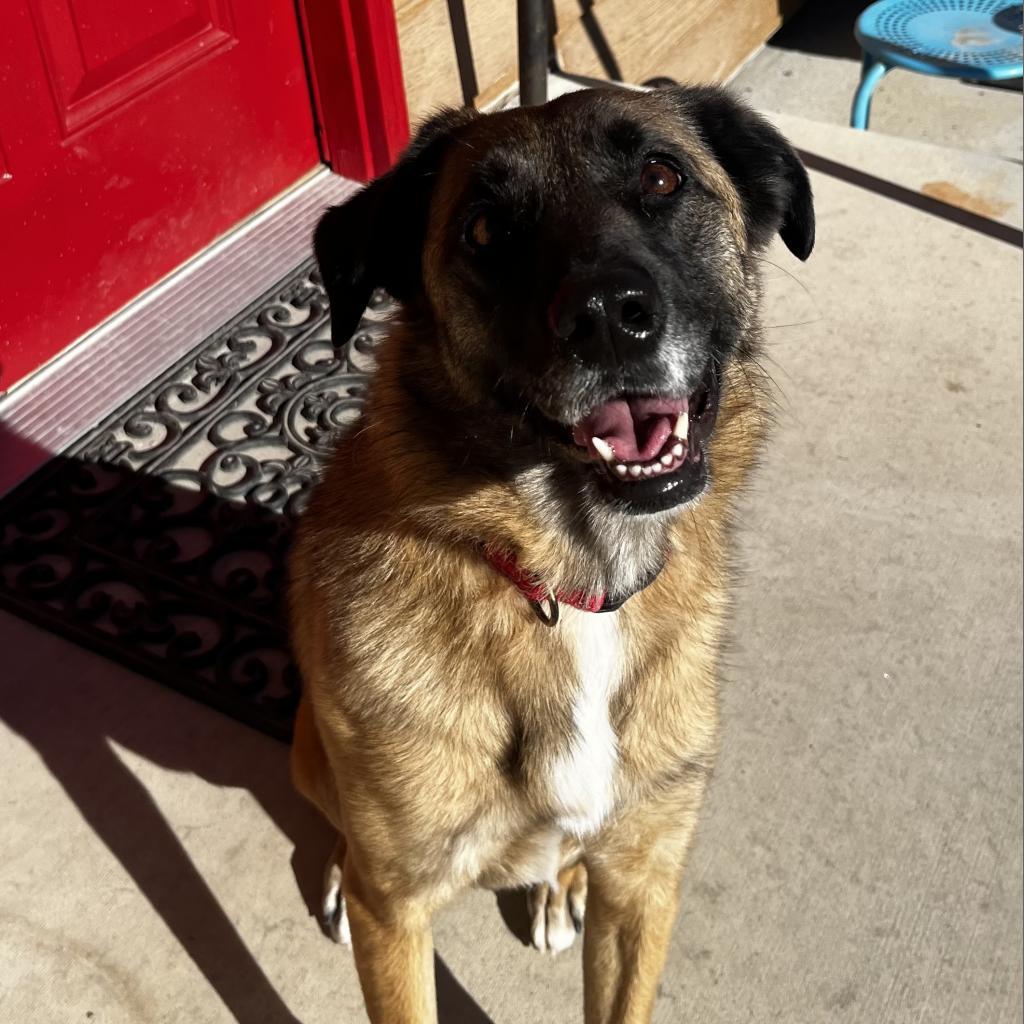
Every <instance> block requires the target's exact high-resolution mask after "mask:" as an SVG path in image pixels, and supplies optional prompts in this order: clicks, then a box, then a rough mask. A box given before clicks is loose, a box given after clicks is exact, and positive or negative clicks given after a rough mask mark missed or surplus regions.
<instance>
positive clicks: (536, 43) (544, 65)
mask: <svg viewBox="0 0 1024 1024" xmlns="http://www.w3.org/2000/svg"><path fill="white" fill-rule="evenodd" d="M516 16H517V19H518V22H519V102H520V104H521V105H522V106H524V107H531V106H535V105H536V104H538V103H544V102H545V101H546V100H547V98H548V19H547V4H546V0H518V3H517V5H516Z"/></svg>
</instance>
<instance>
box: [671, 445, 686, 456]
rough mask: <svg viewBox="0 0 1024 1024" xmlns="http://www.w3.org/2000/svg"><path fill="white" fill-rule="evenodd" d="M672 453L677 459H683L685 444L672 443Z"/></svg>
mask: <svg viewBox="0 0 1024 1024" xmlns="http://www.w3.org/2000/svg"><path fill="white" fill-rule="evenodd" d="M672 454H673V455H674V456H675V457H676V458H677V459H681V458H682V457H683V446H682V445H681V444H674V445H672Z"/></svg>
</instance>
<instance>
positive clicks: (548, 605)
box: [481, 544, 661, 626]
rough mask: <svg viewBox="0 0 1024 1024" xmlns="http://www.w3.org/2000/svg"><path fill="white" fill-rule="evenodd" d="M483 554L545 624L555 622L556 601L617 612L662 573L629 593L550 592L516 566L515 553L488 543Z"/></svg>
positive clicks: (578, 606)
mask: <svg viewBox="0 0 1024 1024" xmlns="http://www.w3.org/2000/svg"><path fill="white" fill-rule="evenodd" d="M481 547H482V548H483V553H484V557H485V558H486V559H487V561H488V562H490V563H491V566H492V568H494V570H495V571H496V572H499V573H501V575H502V576H504V577H505V579H507V580H509V581H510V582H511V583H512V585H513V586H514V587H515V588H516V590H518V591H519V593H520V594H522V595H523V597H525V598H526V600H527V601H529V602H530V607H531V608H533V611H534V614H535V615H536V616H537V618H538V619H540V621H541V622H543V623H544V625H545V626H555V625H557V624H558V606H559V604H567V605H571V606H572V607H573V608H579V610H580V611H583V612H614V611H618V609H619V608H621V607H622V606H623V605H624V604H625V603H626V602H627V601H628V600H629V599H630V598H631V597H632V596H633V595H634V594H638V593H640V591H641V590H644V589H646V588H647V587H649V586H650V585H651V584H652V583H653V582H654V581H655V580H656V579H657V578H658V575H659V573H660V572H661V568H659V569H658V570H657V571H656V572H655V573H654V574H653V575H652V576H650V577H649V578H648V579H646V580H644V582H643V583H641V584H640V586H639V587H637V588H636V590H633V591H631V592H630V593H628V594H622V595H616V596H615V597H609V596H608V594H607V592H605V591H603V590H602V591H599V592H598V593H596V594H588V593H587V592H586V591H585V590H569V591H565V590H556V591H554V592H552V591H551V589H550V588H549V587H546V586H545V585H544V584H543V583H541V582H540V580H538V579H537V577H536V576H532V575H531V574H530V573H528V572H526V571H525V570H524V569H522V568H521V567H520V565H519V562H518V561H517V560H516V556H515V555H514V554H512V552H510V551H502V550H501V549H500V548H496V547H492V546H491V545H489V544H482V545H481Z"/></svg>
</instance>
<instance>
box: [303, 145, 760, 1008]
mask: <svg viewBox="0 0 1024 1024" xmlns="http://www.w3.org/2000/svg"><path fill="white" fill-rule="evenodd" d="M691 145H692V147H693V149H694V151H695V152H696V153H697V154H698V156H699V158H700V159H702V160H707V161H709V162H710V163H711V164H713V163H714V161H713V160H711V158H710V157H709V156H707V154H706V152H704V150H703V146H702V145H701V144H700V143H699V142H697V141H696V140H691ZM716 168H717V165H716ZM714 173H715V174H717V175H718V176H720V177H722V176H723V175H722V172H721V171H720V169H716V170H715V172H714ZM722 189H723V193H724V194H725V195H727V196H729V197H731V198H730V199H729V203H730V211H732V210H733V209H734V208H735V209H738V200H737V199H736V196H735V191H734V190H733V189H732V187H731V186H730V185H728V183H727V182H723V183H722ZM444 215H445V201H444V197H443V195H442V197H441V199H439V200H438V202H437V203H436V204H435V208H434V211H433V213H432V217H433V218H435V219H443V217H444ZM737 217H738V214H737ZM730 219H731V220H733V219H734V218H733V217H732V212H730ZM734 241H735V244H736V246H737V249H738V250H739V252H741V253H742V252H743V251H744V250H743V245H744V244H745V242H744V237H743V235H742V232H737V233H736V234H735V235H734ZM425 264H426V266H427V268H428V292H429V295H430V300H431V302H432V304H433V306H434V310H435V313H436V314H437V315H438V316H439V318H441V319H442V322H443V316H444V313H445V310H446V309H447V308H449V307H450V304H451V300H452V299H453V297H452V296H450V295H449V294H448V292H447V288H448V285H447V284H446V282H445V279H444V275H443V273H441V272H440V270H439V269H438V267H437V262H436V259H435V257H434V256H431V255H429V254H428V256H427V257H426V258H425ZM737 265H738V264H737ZM738 272H739V271H738V270H737V273H738ZM746 285H747V287H750V283H749V282H747V283H746ZM751 292H752V296H753V298H752V301H753V300H754V299H756V295H754V292H753V289H752V288H751ZM463 326H465V325H463ZM411 345H412V341H411V338H410V335H409V334H408V333H406V332H405V331H404V330H403V328H402V327H401V325H397V326H396V329H395V331H394V333H393V335H392V337H391V338H390V339H389V341H388V343H387V345H385V346H383V349H382V354H381V359H380V366H379V370H378V373H377V377H376V379H375V382H374V386H373V391H372V394H371V397H370V401H369V404H368V406H367V409H366V412H365V416H364V420H363V425H362V427H361V429H360V430H359V432H358V433H357V434H356V436H355V437H353V438H351V439H349V440H346V441H344V442H343V443H342V444H341V446H340V447H339V449H338V451H337V453H336V454H335V456H334V457H333V458H332V459H331V461H330V464H329V466H328V467H327V471H326V475H325V477H324V480H323V482H322V484H321V486H320V487H319V488H318V490H317V491H316V493H315V495H314V497H313V499H312V503H311V505H310V508H309V510H308V512H307V514H306V515H305V517H304V518H303V520H302V523H301V526H300V529H299V532H298V536H297V540H296V544H295V549H294V553H293V556H292V562H291V569H292V583H291V595H290V596H291V608H292V615H293V638H294V645H295V651H296V655H297V658H298V661H299V665H300V668H301V672H302V677H303V680H304V684H305V690H304V695H303V701H302V707H301V708H300V711H299V719H298V723H297V726H296V738H295V744H294V748H293V751H294V756H293V767H294V777H295V782H296V785H297V786H298V788H299V789H300V791H301V792H302V793H303V794H304V795H305V796H306V797H308V798H309V799H310V800H311V801H313V802H314V803H315V804H316V805H317V806H319V807H320V808H321V810H322V811H323V812H324V814H325V815H326V816H327V817H328V819H329V820H331V821H332V822H333V823H334V824H335V826H336V827H337V828H338V829H339V830H340V831H341V832H342V833H343V834H344V837H345V839H346V842H347V848H346V850H345V853H344V863H343V886H344V893H345V897H346V899H347V902H348V912H349V917H350V920H351V927H352V934H353V945H354V951H355V956H356V963H357V966H358V969H359V975H360V979H361V982H362V986H363V989H364V993H365V996H366V1002H367V1007H368V1012H369V1014H370V1019H371V1020H373V1021H374V1022H377V1024H403V1022H404V1024H421V1022H430V1021H434V1020H436V1010H435V1007H434V990H433V966H432V959H431V940H430V932H429V928H430V918H431V915H432V914H433V912H434V911H435V910H436V909H437V908H438V907H440V906H441V905H443V904H444V903H445V902H447V901H449V900H451V899H452V898H453V897H454V896H455V895H456V894H457V893H458V892H460V891H461V890H463V889H465V888H466V887H468V886H472V885H476V884H486V885H487V886H489V887H499V886H522V885H528V884H533V883H542V882H549V881H552V880H553V879H554V878H555V877H559V872H561V875H560V880H561V882H562V885H561V886H556V890H555V891H556V893H557V892H559V891H561V892H562V895H561V896H560V897H559V898H560V899H561V900H563V901H564V899H565V895H564V890H566V889H568V888H570V887H571V886H572V885H573V884H575V885H576V886H577V889H578V890H579V891H580V892H582V887H583V886H585V885H587V880H588V879H589V895H588V897H587V899H588V906H587V924H586V929H585V935H584V943H585V949H584V962H585V976H586V1020H587V1022H588V1024H610V1022H612V1021H615V1022H624V1024H641V1022H644V1021H647V1020H648V1019H649V1015H650V1012H651V1007H652V1005H653V1000H654V996H655V992H656V987H657V980H658V976H659V974H660V971H661V968H662V965H663V963H664V959H665V955H666V950H667V944H668V940H669V935H670V932H671V927H672V922H673V919H674V916H675V909H676V899H677V895H676V894H677V889H678V883H679V878H680V874H681V871H682V866H683V861H684V858H685V855H686V850H687V847H688V844H689V841H690V838H691V836H692V834H693V828H694V823H695V821H696V816H697V812H698V809H699V807H700V803H701V799H702V796H703V793H704V789H705V786H706V782H707V778H708V775H709V772H710V769H711V765H712V762H713V758H714V754H715V749H716V742H717V728H718V720H717V708H716V668H717V664H716V663H717V657H718V650H719V646H720V643H721V640H722V630H723V623H724V619H725V616H726V612H727V606H728V597H727V585H728V582H729V558H728V534H729V524H730V512H731V508H732V505H733V502H734V499H735V496H736V494H737V491H738V489H739V488H740V487H741V485H742V483H743V481H744V478H745V476H746V474H747V471H748V470H749V468H750V466H751V464H752V462H753V460H754V458H755V455H756V452H757V450H758V447H759V444H760V441H761V438H762V435H763V433H764V427H765V423H766V415H765V404H764V399H763V382H762V379H761V377H760V374H759V372H758V371H757V370H756V368H755V366H754V364H753V363H751V362H749V361H741V362H738V363H733V364H730V365H729V366H728V367H727V371H726V372H727V379H726V386H725V388H724V396H725V397H724V399H723V404H722V407H721V409H720V411H719V416H718V423H717V426H716V429H715V433H714V436H713V438H712V441H711V449H710V459H711V462H712V465H713V466H714V482H713V486H712V487H711V488H710V489H709V490H708V492H707V493H705V495H704V496H703V497H702V498H700V499H699V500H698V501H696V502H694V503H692V504H690V505H688V506H686V507H684V508H683V509H681V510H680V511H679V512H678V514H677V517H676V520H675V522H674V525H673V526H672V528H671V531H670V534H669V538H670V551H669V557H668V561H667V563H666V565H665V567H664V570H663V571H662V572H661V574H660V576H659V577H658V578H657V580H656V581H655V582H654V583H653V585H651V586H650V587H649V588H648V589H646V590H644V591H642V592H641V593H639V594H637V595H636V596H635V597H633V598H632V599H631V600H630V601H629V602H628V603H627V604H626V605H625V606H624V607H623V608H622V609H621V610H620V611H619V612H617V613H616V614H617V615H618V616H620V621H621V624H622V627H621V628H622V632H623V634H624V638H625V651H626V664H625V672H624V676H623V679H622V683H621V685H620V687H619V688H618V690H617V692H616V695H615V697H614V699H613V702H612V705H611V710H610V716H611V724H612V726H613V728H614V731H615V734H616V736H617V740H618V755H619V761H618V767H617V771H616V774H615V781H614V797H615V800H614V803H615V810H614V812H613V815H612V817H611V819H610V820H609V821H607V822H606V823H605V825H604V826H603V828H601V830H600V831H599V832H598V833H597V834H596V835H593V836H589V837H586V838H584V840H583V841H582V844H581V845H577V844H575V843H573V842H568V841H566V839H565V837H563V836H561V835H560V834H558V833H557V831H556V830H555V829H554V828H553V824H552V822H553V821H554V819H555V816H556V814H555V808H554V807H553V804H552V794H551V792H550V785H549V779H548V777H547V774H546V772H545V768H546V766H548V765H549V764H550V763H551V762H552V760H553V759H554V758H555V757H556V756H557V755H558V753H559V752H560V751H561V750H562V749H564V746H565V743H566V739H567V735H568V732H569V730H570V727H571V722H570V719H569V715H570V709H571V707H572V701H573V691H574V688H575V686H576V685H577V682H576V679H575V678H574V672H573V662H572V653H571V651H570V650H569V648H568V646H567V641H566V637H565V635H564V632H563V631H560V629H559V628H554V629H549V628H545V627H544V626H542V625H541V624H539V623H538V621H537V619H536V617H535V616H534V614H533V612H532V611H531V609H530V607H529V605H528V604H527V602H526V601H525V600H524V599H523V597H522V596H521V595H520V594H519V593H518V591H516V590H515V589H514V588H513V587H512V586H510V585H509V583H508V581H507V580H505V579H503V578H501V577H500V576H498V575H497V574H496V573H495V572H494V571H493V569H492V568H491V567H490V566H489V565H488V563H487V562H486V561H485V560H484V559H483V558H482V557H481V553H480V549H479V545H480V543H481V542H487V543H493V544H495V545H497V546H499V547H502V548H505V549H508V550H511V551H514V552H516V554H517V555H518V557H519V560H520V563H521V564H523V565H526V566H529V567H530V568H531V570H532V571H534V572H537V573H539V574H542V575H543V577H544V579H545V581H546V582H547V583H549V584H550V585H551V586H552V588H557V587H558V586H559V585H561V584H563V583H564V584H567V585H574V584H576V583H577V581H578V580H579V579H580V575H581V566H586V565H587V564H588V563H587V558H588V555H587V552H585V551H581V550H579V548H578V545H576V543H575V542H574V541H573V539H572V538H571V537H569V536H567V535H566V534H565V533H564V532H561V531H559V530H558V529H556V528H553V527H552V526H551V525H550V524H549V523H547V522H545V521H540V519H539V518H537V517H536V516H535V513H534V512H533V510H532V508H531V506H530V504H529V503H528V502H527V501H526V500H524V497H523V495H522V494H521V493H519V492H518V491H517V489H516V488H515V486H514V485H513V484H499V483H494V482H491V481H488V480H485V479H482V478H480V477H479V476H477V475H475V474H474V473H472V472H469V471H464V472H461V473H460V472H458V471H456V472H453V471H452V469H451V467H450V466H448V465H446V464H443V463H442V461H441V459H440V458H439V456H438V455H437V454H436V453H435V452H434V451H432V450H431V448H430V446H429V445H428V444H424V443H423V441H422V440H421V438H420V436H419V435H418V432H417V430H416V424H415V423H409V422H408V416H407V409H406V405H405V402H404V399H403V392H402V388H401V386H400V383H399V372H398V371H399V368H400V367H402V366H403V365H408V363H409V362H410V361H411V360H413V359H414V358H415V353H414V352H413V351H411V349H410V346H411ZM595 573H596V570H595ZM584 574H585V573H584ZM581 855H582V858H583V863H585V866H586V871H585V872H583V870H582V867H581V868H580V870H579V872H577V870H576V867H575V865H576V864H578V863H579V861H580V857H581ZM581 898H582V897H581ZM559 907H560V904H556V906H555V909H556V910H558V909H559Z"/></svg>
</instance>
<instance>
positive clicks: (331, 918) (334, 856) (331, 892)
mask: <svg viewBox="0 0 1024 1024" xmlns="http://www.w3.org/2000/svg"><path fill="white" fill-rule="evenodd" d="M344 863H345V837H344V836H339V837H338V842H337V843H336V844H335V847H334V850H333V852H332V853H331V855H330V857H328V858H327V864H326V865H325V866H324V888H323V899H322V902H321V904H320V910H321V915H322V921H323V927H324V931H325V932H327V934H328V935H329V936H330V937H331V938H332V939H334V941H335V942H340V943H341V944H342V945H343V946H351V945H352V930H351V928H350V927H349V923H348V910H347V909H346V907H345V895H344V893H343V892H342V875H341V867H342V865H343V864H344Z"/></svg>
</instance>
